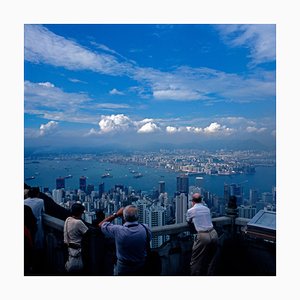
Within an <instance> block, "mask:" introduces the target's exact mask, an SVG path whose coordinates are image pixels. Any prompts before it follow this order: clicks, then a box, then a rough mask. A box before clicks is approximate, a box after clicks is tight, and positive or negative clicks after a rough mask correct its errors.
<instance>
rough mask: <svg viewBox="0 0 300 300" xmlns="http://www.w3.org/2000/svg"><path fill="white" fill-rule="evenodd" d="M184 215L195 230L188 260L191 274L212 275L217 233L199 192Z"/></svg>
mask: <svg viewBox="0 0 300 300" xmlns="http://www.w3.org/2000/svg"><path fill="white" fill-rule="evenodd" d="M186 217H187V222H188V223H193V224H194V226H195V230H196V231H197V235H196V238H195V241H194V244H193V248H192V257H191V262H190V271H191V275H212V270H213V269H212V267H213V259H214V257H215V254H216V251H217V247H218V234H217V232H216V230H215V229H214V227H213V224H212V220H211V215H210V210H209V208H208V207H207V206H205V205H204V203H203V201H202V196H201V195H200V194H199V193H195V194H194V195H193V198H192V207H191V208H190V209H188V211H187V214H186Z"/></svg>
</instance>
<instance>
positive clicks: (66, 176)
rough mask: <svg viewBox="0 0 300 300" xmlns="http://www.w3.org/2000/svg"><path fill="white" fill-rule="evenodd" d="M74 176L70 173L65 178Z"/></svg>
mask: <svg viewBox="0 0 300 300" xmlns="http://www.w3.org/2000/svg"><path fill="white" fill-rule="evenodd" d="M72 177H73V175H71V174H69V175H67V176H65V179H68V178H72Z"/></svg>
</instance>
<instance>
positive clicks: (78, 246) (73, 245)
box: [68, 243, 81, 249]
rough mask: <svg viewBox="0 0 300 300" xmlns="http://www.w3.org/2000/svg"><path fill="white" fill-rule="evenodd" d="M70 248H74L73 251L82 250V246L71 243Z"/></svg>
mask: <svg viewBox="0 0 300 300" xmlns="http://www.w3.org/2000/svg"><path fill="white" fill-rule="evenodd" d="M68 247H69V248H72V249H80V248H81V245H78V244H75V243H69V244H68Z"/></svg>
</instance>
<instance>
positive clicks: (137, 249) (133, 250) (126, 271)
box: [98, 205, 151, 275]
mask: <svg viewBox="0 0 300 300" xmlns="http://www.w3.org/2000/svg"><path fill="white" fill-rule="evenodd" d="M122 216H123V218H124V221H125V223H124V224H123V225H114V224H112V223H111V222H112V221H113V220H114V219H115V218H118V217H122ZM98 226H99V227H100V228H101V230H102V232H103V233H104V234H105V235H106V236H108V237H113V238H114V239H115V243H116V255H117V275H144V265H145V260H146V255H147V244H148V242H149V240H150V239H151V231H150V229H149V228H148V226H147V225H145V224H139V223H138V209H137V207H136V206H134V205H128V206H126V207H125V208H123V207H122V208H120V209H119V210H118V211H117V212H116V213H114V214H113V215H111V216H108V217H106V218H105V219H104V220H103V221H101V222H100V223H99V225H98ZM147 232H148V234H147ZM147 236H148V237H149V239H148V238H147Z"/></svg>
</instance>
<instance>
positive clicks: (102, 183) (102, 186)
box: [99, 182, 104, 198]
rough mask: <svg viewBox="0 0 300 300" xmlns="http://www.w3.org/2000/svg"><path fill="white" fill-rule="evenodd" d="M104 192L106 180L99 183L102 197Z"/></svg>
mask: <svg viewBox="0 0 300 300" xmlns="http://www.w3.org/2000/svg"><path fill="white" fill-rule="evenodd" d="M103 193H104V182H101V183H99V197H100V198H101V197H102V194H103Z"/></svg>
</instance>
